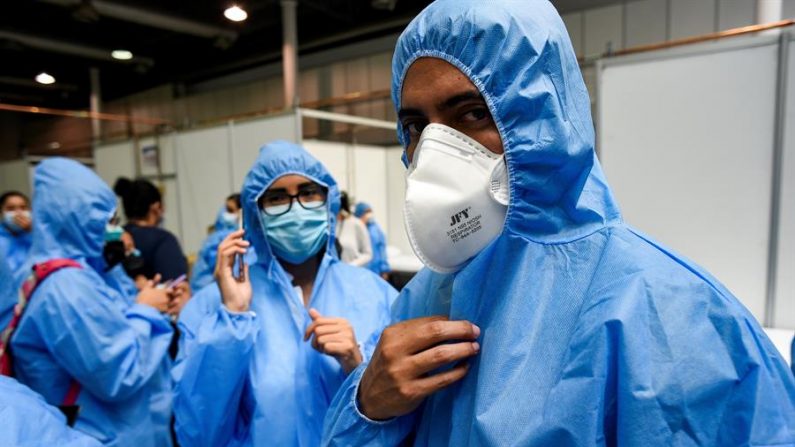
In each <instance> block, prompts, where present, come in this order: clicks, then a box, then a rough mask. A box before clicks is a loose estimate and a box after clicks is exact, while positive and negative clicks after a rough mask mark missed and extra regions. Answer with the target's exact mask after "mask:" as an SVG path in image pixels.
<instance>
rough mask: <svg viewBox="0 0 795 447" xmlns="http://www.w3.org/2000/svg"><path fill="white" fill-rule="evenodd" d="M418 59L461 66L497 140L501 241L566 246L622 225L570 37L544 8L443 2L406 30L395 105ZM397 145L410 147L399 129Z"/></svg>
mask: <svg viewBox="0 0 795 447" xmlns="http://www.w3.org/2000/svg"><path fill="white" fill-rule="evenodd" d="M421 57H435V58H440V59H443V60H445V61H447V62H449V63H451V64H452V65H454V66H456V67H457V68H458V69H459V70H461V71H462V72H463V73H464V74H465V75H467V76H468V77H469V79H470V80H471V81H472V83H473V84H475V86H476V87H477V88H478V89H479V90H480V92H481V94H482V95H483V98H484V99H485V101H486V103H487V104H488V106H489V109H490V110H491V114H492V116H493V117H494V122H495V123H496V125H497V128H498V129H499V131H500V135H501V137H502V142H503V146H504V148H505V159H506V162H507V165H508V172H509V175H510V186H511V202H510V206H509V209H508V214H507V217H506V225H505V230H504V231H505V232H508V233H514V234H518V235H520V236H523V237H525V238H528V239H530V240H535V241H541V242H547V243H549V242H567V241H571V240H575V239H578V238H581V237H584V236H586V235H588V234H591V233H593V232H595V231H597V230H598V229H600V228H603V227H604V226H605V225H607V224H608V223H609V222H611V221H617V220H620V214H619V210H618V207H617V205H616V203H615V201H614V200H613V197H612V194H611V192H610V190H609V188H608V186H607V182H606V181H605V178H604V175H603V174H602V170H601V168H600V166H599V163H598V161H597V159H596V155H595V153H594V130H593V122H592V121H591V110H590V99H589V96H588V92H587V91H586V89H585V83H584V82H583V80H582V75H581V73H580V69H579V66H578V64H577V58H576V56H575V54H574V50H573V48H572V45H571V42H570V40H569V35H568V33H567V31H566V27H565V26H564V24H563V21H562V20H561V19H560V17H559V16H558V13H557V11H555V8H554V7H553V6H552V4H550V3H549V2H548V1H547V0H533V1H528V0H513V1H503V2H501V4H500V6H499V7H495V6H494V5H492V4H491V3H490V2H484V1H482V0H439V1H436V2H434V3H433V4H432V5H430V6H429V7H427V8H426V9H425V10H424V11H423V12H422V13H421V14H420V15H419V16H418V17H417V18H416V19H414V21H412V22H411V24H409V26H408V27H407V28H406V30H405V31H404V32H403V34H402V35H401V36H400V39H399V40H398V43H397V48H396V49H395V54H394V58H393V61H392V100H393V101H394V103H395V107H396V109H397V110H400V99H401V90H402V84H403V80H404V79H405V76H406V72H407V71H408V69H409V67H410V66H411V64H412V63H413V62H414V61H415V60H417V59H418V58H421ZM398 137H399V139H400V140H401V142H402V143H403V145H404V146H406V145H407V143H408V138H407V133H406V129H403V128H402V126H400V123H398Z"/></svg>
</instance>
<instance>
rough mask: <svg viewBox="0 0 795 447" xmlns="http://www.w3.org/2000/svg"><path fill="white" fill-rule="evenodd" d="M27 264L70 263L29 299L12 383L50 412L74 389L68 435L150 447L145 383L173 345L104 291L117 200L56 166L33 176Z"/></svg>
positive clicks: (89, 177)
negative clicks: (108, 234)
mask: <svg viewBox="0 0 795 447" xmlns="http://www.w3.org/2000/svg"><path fill="white" fill-rule="evenodd" d="M34 191H35V197H36V199H35V201H34V203H33V225H34V230H33V247H32V249H31V257H30V261H29V262H32V263H37V262H42V261H46V260H48V259H53V258H71V259H74V260H76V261H78V262H79V263H80V264H82V266H83V268H82V269H76V268H66V269H63V270H59V271H57V272H55V273H53V274H51V275H50V276H49V277H48V278H47V279H46V280H45V281H44V282H43V283H42V284H41V285H39V287H38V288H37V289H36V292H35V293H34V294H33V297H32V298H31V300H30V303H29V304H28V307H27V309H26V310H25V314H24V316H23V318H22V320H21V321H20V324H19V327H18V328H17V331H16V333H15V334H14V337H13V338H12V340H11V347H12V349H13V352H14V360H15V363H14V366H15V372H16V375H17V377H18V379H19V381H20V382H22V383H24V384H25V385H27V386H29V387H30V388H32V389H33V390H35V391H36V392H38V393H39V394H41V395H42V396H43V397H44V398H45V399H46V400H47V402H49V403H50V404H52V405H58V404H60V403H61V402H62V401H63V399H64V396H65V395H66V392H67V389H68V387H69V384H70V382H71V381H72V380H73V379H74V380H77V381H78V382H79V383H80V384H81V387H82V389H81V392H80V395H79V397H78V399H77V405H79V406H80V413H79V417H78V419H77V422H76V423H75V428H76V429H77V430H79V431H82V432H85V433H87V434H89V435H91V436H93V437H94V438H97V439H98V440H100V441H101V442H102V443H103V444H104V445H106V446H130V447H144V446H155V435H154V427H153V423H152V418H151V414H150V395H151V390H150V387H149V385H148V384H149V383H150V381H151V379H152V377H153V375H154V374H155V372H156V371H157V370H158V368H160V367H161V365H162V361H163V358H164V357H165V356H166V353H167V350H168V346H169V342H170V340H171V336H172V329H171V326H170V324H169V322H168V320H167V319H166V318H164V317H163V316H162V315H160V313H159V312H158V311H157V310H155V309H154V308H151V307H149V306H144V305H140V304H131V303H130V300H129V298H128V297H127V296H125V295H123V294H122V293H119V291H118V290H117V289H115V288H113V287H111V286H109V285H108V284H107V282H106V279H105V272H104V270H105V264H104V261H103V260H102V247H103V244H104V233H105V225H106V224H107V222H108V220H109V219H110V217H111V216H112V215H113V212H114V210H115V208H116V196H115V195H114V194H113V192H112V191H111V190H110V188H108V186H107V185H106V184H105V183H104V182H103V181H102V180H101V179H100V178H99V177H98V176H97V175H96V174H95V173H94V172H92V171H91V170H89V169H88V168H86V167H85V166H82V165H80V164H79V163H76V162H74V161H71V160H66V159H62V158H54V159H49V160H46V161H44V162H42V163H41V164H40V165H39V166H38V167H37V168H36V173H35V175H34Z"/></svg>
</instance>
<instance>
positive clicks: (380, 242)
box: [366, 219, 391, 275]
mask: <svg viewBox="0 0 795 447" xmlns="http://www.w3.org/2000/svg"><path fill="white" fill-rule="evenodd" d="M366 226H367V233H368V234H369V235H370V244H371V245H372V246H373V259H372V260H371V261H370V262H369V263H368V264H367V268H368V269H370V270H371V271H373V272H375V273H377V274H379V275H380V274H381V273H388V272H389V271H390V270H391V269H390V267H389V261H388V260H387V255H386V235H385V234H384V230H382V229H381V226H380V225H378V222H376V221H375V219H370V220H369V221H368V222H367V224H366Z"/></svg>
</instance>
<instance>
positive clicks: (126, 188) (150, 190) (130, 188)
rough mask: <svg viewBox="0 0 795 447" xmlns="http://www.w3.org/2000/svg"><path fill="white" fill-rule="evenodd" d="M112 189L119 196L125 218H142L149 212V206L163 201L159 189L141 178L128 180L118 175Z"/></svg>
mask: <svg viewBox="0 0 795 447" xmlns="http://www.w3.org/2000/svg"><path fill="white" fill-rule="evenodd" d="M113 191H114V192H115V193H116V195H118V196H119V197H121V201H122V204H123V205H124V215H125V216H127V219H143V218H145V217H146V215H147V214H149V207H151V206H152V204H153V203H157V202H162V201H163V197H162V196H161V195H160V190H158V189H157V187H156V186H155V185H153V184H152V182H150V181H149V180H145V179H142V178H139V179H135V180H130V179H128V178H125V177H119V178H118V179H116V183H115V184H114V185H113Z"/></svg>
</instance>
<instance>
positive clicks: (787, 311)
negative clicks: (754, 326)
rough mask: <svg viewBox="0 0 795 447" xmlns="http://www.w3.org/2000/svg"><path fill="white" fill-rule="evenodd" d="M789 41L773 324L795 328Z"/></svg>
mask: <svg viewBox="0 0 795 447" xmlns="http://www.w3.org/2000/svg"><path fill="white" fill-rule="evenodd" d="M787 1H790V2H792V3H795V2H793V1H792V0H787ZM785 3H786V1H785ZM789 44H790V47H789V57H788V59H789V68H788V81H787V96H786V99H785V100H786V112H785V123H786V124H785V130H784V154H783V155H784V158H783V163H782V167H783V169H782V185H781V201H780V204H781V219H780V220H779V241H778V242H779V243H778V269H777V287H776V314H775V315H776V324H775V325H776V327H783V328H789V329H795V40H790V43H789Z"/></svg>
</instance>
